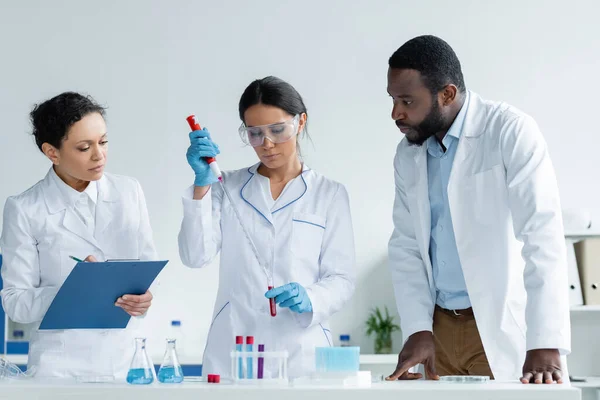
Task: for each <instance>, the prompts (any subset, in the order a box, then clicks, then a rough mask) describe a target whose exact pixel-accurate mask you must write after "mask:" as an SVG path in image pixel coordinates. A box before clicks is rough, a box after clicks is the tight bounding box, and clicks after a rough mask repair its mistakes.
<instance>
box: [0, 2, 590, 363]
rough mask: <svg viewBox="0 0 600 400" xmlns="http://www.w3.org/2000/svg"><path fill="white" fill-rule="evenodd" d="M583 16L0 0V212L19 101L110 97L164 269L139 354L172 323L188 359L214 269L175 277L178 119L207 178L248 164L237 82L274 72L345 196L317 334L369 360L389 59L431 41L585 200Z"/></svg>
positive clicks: (125, 168)
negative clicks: (343, 254)
mask: <svg viewBox="0 0 600 400" xmlns="http://www.w3.org/2000/svg"><path fill="white" fill-rule="evenodd" d="M598 15H600V2H598V1H597V0H588V1H584V0H580V1H572V2H570V3H569V4H568V5H565V3H564V2H558V1H542V0H540V1H527V2H525V1H522V0H506V1H502V2H487V1H475V0H473V1H453V2H448V1H443V0H439V1H418V2H416V1H404V0H395V1H389V0H379V1H377V0H371V1H369V2H366V1H365V2H358V1H342V0H337V1H323V0H321V1H317V0H311V1H302V2H300V1H281V0H269V1H254V2H248V1H242V0H233V1H222V2H216V1H174V0H173V1H170V2H167V1H157V0H155V1H141V0H139V1H132V0H130V1H117V0H107V1H74V0H73V1H57V0H55V1H52V2H46V1H41V0H40V1H19V2H17V1H8V0H1V1H0V121H2V133H1V134H0V152H1V153H0V155H1V156H0V171H2V172H1V184H0V204H3V203H4V201H5V199H6V197H7V196H9V195H12V194H16V193H19V192H21V191H23V190H25V189H26V188H27V187H29V186H30V185H32V184H33V183H35V182H36V181H37V180H39V179H41V178H42V177H43V175H44V174H45V172H46V170H47V168H48V167H49V163H48V162H47V160H45V159H44V157H43V156H42V155H41V154H40V153H39V152H38V151H37V149H36V147H35V145H34V143H33V140H32V138H31V137H30V136H28V133H29V132H30V127H29V125H28V120H27V114H28V112H29V111H30V108H31V106H32V105H33V103H35V102H37V101H41V100H44V99H46V98H48V97H50V96H53V95H55V94H57V93H59V92H62V91H65V90H77V91H83V92H87V93H89V94H91V95H93V96H94V97H95V98H96V99H97V100H98V101H100V102H102V103H103V104H106V105H108V106H109V109H108V124H109V132H110V154H109V156H110V163H109V168H108V169H109V170H110V171H111V172H114V173H119V174H125V175H132V176H135V177H137V178H138V179H139V180H140V181H141V183H142V185H143V188H144V190H145V192H146V196H147V199H148V207H149V210H150V216H151V219H152V225H153V228H154V231H155V241H156V245H157V248H158V251H159V253H160V255H161V256H162V257H164V258H168V259H170V260H171V261H170V263H169V265H168V268H167V269H166V270H165V271H164V273H163V274H162V276H161V279H162V292H161V293H158V294H157V298H156V302H155V304H154V306H153V310H152V313H151V314H150V315H149V316H148V318H147V319H146V321H145V323H146V328H147V332H148V336H149V346H150V349H151V351H152V352H154V353H161V352H162V346H163V343H162V339H163V338H164V336H165V335H166V332H167V328H168V321H170V320H171V319H181V320H182V321H183V326H184V330H185V333H186V335H187V343H186V347H187V350H189V352H191V353H192V355H201V353H202V351H203V347H204V341H205V338H206V335H207V331H208V326H209V323H210V317H211V313H212V307H213V302H214V296H215V293H216V288H217V285H218V281H217V271H216V270H217V268H216V267H217V264H216V263H215V264H214V265H213V266H211V267H210V268H207V269H205V270H202V271H196V270H189V269H186V268H184V267H183V266H182V264H181V262H180V261H179V257H178V252H177V242H176V236H177V232H178V228H179V224H180V219H181V215H182V212H181V203H180V193H181V191H182V190H183V188H185V187H186V186H188V185H189V184H191V183H192V179H193V174H192V172H191V170H190V169H189V167H188V165H187V163H186V160H185V157H184V154H185V150H186V147H187V133H188V128H187V125H186V121H185V117H186V116H187V115H188V114H190V113H196V114H197V115H198V116H199V118H200V120H201V121H202V122H203V124H204V125H206V126H207V127H208V128H209V129H210V130H211V132H212V133H213V136H214V138H215V140H216V141H217V142H218V143H219V145H220V147H221V149H222V155H221V156H220V157H219V164H220V165H221V167H222V168H225V169H237V168H241V167H244V166H247V165H249V164H251V163H254V162H255V159H256V158H255V155H254V153H253V151H252V150H251V149H249V148H243V147H242V146H241V142H240V140H239V138H238V136H237V127H238V125H239V119H238V116H237V102H238V100H239V96H240V95H241V93H242V91H243V89H244V88H245V86H246V85H247V84H248V83H250V81H252V80H253V79H255V78H259V77H263V76H266V75H271V74H272V75H277V76H279V77H281V78H283V79H286V80H288V81H289V82H290V83H292V84H293V85H294V86H295V87H296V88H297V89H298V90H299V91H300V93H301V94H302V95H303V96H304V98H305V101H306V104H307V106H308V109H309V121H310V122H309V128H310V133H311V135H312V138H313V141H314V147H313V146H311V145H310V144H309V143H307V144H305V145H304V153H305V155H306V157H305V159H306V162H307V163H308V164H309V165H311V167H313V168H314V169H316V170H318V171H320V172H321V173H323V174H325V175H327V176H329V177H331V178H334V179H336V180H339V181H341V182H343V183H344V184H346V186H347V188H348V190H349V192H350V197H351V203H352V212H353V218H354V226H355V237H356V243H357V248H356V252H357V260H358V271H359V274H358V276H359V282H358V286H357V291H356V295H355V297H354V299H353V300H352V302H351V303H350V304H349V305H348V307H347V309H346V310H345V311H343V312H341V313H340V314H339V315H337V316H335V317H334V319H333V331H334V335H337V334H340V333H350V334H351V335H352V337H353V341H354V342H355V343H358V344H360V345H361V346H362V347H363V352H371V351H372V348H373V345H372V340H371V339H369V338H365V336H364V321H365V320H366V318H367V313H368V311H369V309H370V308H371V307H373V306H375V305H384V304H387V305H388V306H389V307H390V310H391V311H393V312H394V314H396V311H395V305H394V300H393V293H392V289H391V286H390V276H389V272H388V270H387V266H386V254H387V252H386V244H387V240H388V237H389V234H390V232H391V228H392V223H391V208H392V201H393V174H392V159H393V155H394V150H395V147H396V144H397V143H398V142H399V140H400V139H401V135H400V134H399V132H398V131H397V129H396V127H395V125H394V124H393V122H392V120H391V119H390V116H389V114H390V111H391V102H390V100H389V99H388V97H387V94H386V70H387V59H388V57H389V56H390V55H391V54H392V52H393V51H394V50H396V48H398V47H399V46H400V45H401V44H402V43H403V42H404V41H406V40H408V39H410V38H411V37H413V36H416V35H419V34H425V33H431V34H436V35H439V36H441V37H443V38H444V39H446V40H447V41H448V42H449V43H450V44H451V45H452V46H453V47H454V49H455V50H456V52H457V53H458V56H459V57H460V59H461V61H462V64H463V68H464V73H465V80H466V84H467V86H468V87H469V88H470V89H472V90H475V91H477V92H479V93H480V94H481V95H483V96H484V97H487V98H491V99H497V100H505V101H507V102H509V103H512V104H513V105H515V106H518V107H519V108H521V109H523V110H525V111H527V112H528V113H530V114H532V115H533V116H534V117H535V118H536V119H537V121H538V123H539V124H540V126H541V128H542V130H543V132H544V133H545V136H546V138H547V140H548V143H549V146H550V151H551V154H552V157H553V160H554V164H555V166H556V169H557V173H558V179H559V184H560V188H561V195H562V200H563V203H564V206H565V207H568V208H578V207H586V208H593V207H595V206H596V203H597V202H598V200H599V198H600V189H599V186H598V184H597V179H596V176H597V174H596V171H597V166H596V163H597V159H598V157H597V152H598V150H597V149H598V146H599V145H600V140H599V139H598V132H597V129H598V128H597V122H596V115H597V93H600V80H598V79H597V74H598V72H599V71H600V41H599V40H598V38H599V33H600V29H599V28H598V24H597V21H596V17H597V16H598ZM366 160H369V161H370V164H369V166H368V167H367V166H366V165H365V162H364V161H366ZM599 208H600V207H599ZM396 339H397V340H396V343H395V348H396V350H399V346H400V340H399V336H397V337H396Z"/></svg>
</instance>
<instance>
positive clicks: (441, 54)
mask: <svg viewBox="0 0 600 400" xmlns="http://www.w3.org/2000/svg"><path fill="white" fill-rule="evenodd" d="M389 66H390V68H393V69H414V70H417V71H419V72H420V73H421V77H422V78H423V81H424V84H425V86H427V88H428V89H429V90H430V91H431V93H437V92H438V91H440V90H442V89H443V88H444V87H445V86H446V85H449V84H454V85H456V87H457V88H458V90H459V91H460V92H461V93H464V92H465V91H466V87H465V80H464V77H463V73H462V69H461V66H460V61H459V60H458V57H457V56H456V53H455V52H454V50H452V47H450V45H449V44H448V43H446V42H445V41H444V40H442V39H440V38H438V37H436V36H432V35H424V36H418V37H416V38H414V39H411V40H409V41H408V42H406V43H404V44H403V45H402V46H401V47H400V48H399V49H398V50H396V51H395V52H394V54H392V56H391V57H390V59H389Z"/></svg>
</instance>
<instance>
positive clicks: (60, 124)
mask: <svg viewBox="0 0 600 400" xmlns="http://www.w3.org/2000/svg"><path fill="white" fill-rule="evenodd" d="M92 113H98V114H100V115H102V117H104V114H105V108H104V107H102V106H101V105H99V104H98V103H96V102H95V101H94V99H93V98H92V97H90V96H84V95H82V94H79V93H75V92H64V93H61V94H59V95H58V96H54V97H53V98H51V99H49V100H46V101H44V102H43V103H41V104H36V105H35V106H34V107H33V110H32V111H31V113H29V117H30V119H31V124H32V125H33V132H32V134H33V136H34V137H35V143H36V144H37V146H38V148H39V149H40V150H42V144H44V143H48V144H51V145H52V146H54V147H56V148H57V149H59V148H60V147H61V145H62V142H63V140H64V139H65V137H66V136H67V132H68V131H69V128H71V126H73V124H74V123H76V122H77V121H79V120H81V119H82V118H83V117H85V116H86V115H88V114H92Z"/></svg>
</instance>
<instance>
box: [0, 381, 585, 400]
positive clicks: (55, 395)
mask: <svg viewBox="0 0 600 400" xmlns="http://www.w3.org/2000/svg"><path fill="white" fill-rule="evenodd" d="M5 398H6V399H39V400H42V399H51V400H58V399H65V398H67V399H85V400H96V399H98V400H100V399H102V400H105V399H111V400H120V399H123V400H132V399H144V400H155V399H169V400H198V399H202V400H231V399H236V400H268V399H285V400H306V399H311V400H334V399H344V400H359V399H361V400H362V399H365V398H374V399H377V400H399V399H418V400H440V399H442V400H469V399H486V400H500V399H502V400H504V399H508V400H580V399H581V392H580V390H579V389H577V388H575V387H570V386H567V385H557V384H554V385H523V384H521V383H519V382H510V383H502V382H489V383H485V384H449V383H442V382H432V381H416V382H399V381H397V382H382V383H377V384H373V386H372V387H371V388H364V389H357V388H343V387H333V386H303V387H287V386H286V387H279V386H275V387H273V386H264V387H258V386H249V385H228V384H224V383H221V384H207V383H200V382H184V383H182V384H179V385H164V384H158V383H155V384H152V385H147V386H142V385H140V386H136V385H128V384H126V383H98V384H91V383H76V382H74V381H71V380H58V381H37V380H31V381H26V382H19V381H12V382H10V381H9V382H7V381H1V382H0V399H5Z"/></svg>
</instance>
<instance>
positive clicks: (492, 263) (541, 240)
mask: <svg viewBox="0 0 600 400" xmlns="http://www.w3.org/2000/svg"><path fill="white" fill-rule="evenodd" d="M387 90H388V93H389V95H390V96H391V97H392V99H393V104H394V105H393V109H392V118H393V119H394V121H395V122H396V125H397V126H398V128H399V129H400V131H401V132H402V133H404V135H405V137H404V139H403V140H402V141H401V142H400V144H399V145H398V148H397V152H396V157H395V160H394V168H395V182H396V195H395V203H394V213H393V219H394V232H393V234H392V237H391V239H390V243H389V259H390V266H391V271H392V276H393V283H394V289H395V294H396V301H397V305H398V311H399V313H400V318H401V326H402V331H403V334H404V341H405V343H404V347H403V349H402V351H401V352H400V354H399V356H398V365H397V368H396V370H395V371H394V373H393V374H392V375H391V376H390V377H389V378H388V379H390V380H394V379H418V378H420V377H421V374H420V373H413V372H411V371H410V370H409V369H410V368H412V367H413V366H415V365H417V364H423V365H424V367H425V373H426V375H427V377H428V378H430V379H438V378H439V375H487V376H490V377H493V378H495V379H497V380H507V379H508V380H511V379H517V378H519V377H520V378H521V381H522V382H523V383H529V382H531V383H552V382H558V383H561V382H563V381H568V374H567V371H566V362H565V356H566V355H567V354H568V353H569V352H570V340H571V338H570V325H569V305H568V293H567V290H568V288H567V285H566V282H567V266H566V251H565V242H564V237H563V225H562V219H561V212H560V210H561V207H560V201H559V195H558V187H557V182H556V178H555V174H554V170H553V167H552V163H551V161H550V156H549V155H548V150H547V146H546V143H545V141H544V138H543V137H542V134H541V133H540V130H539V128H538V126H537V125H536V123H535V122H534V120H533V119H532V118H531V117H530V116H528V115H526V114H524V113H523V112H521V111H519V110H517V109H515V108H513V107H511V106H509V105H507V104H505V103H499V102H491V101H487V100H484V99H482V98H481V97H479V96H478V95H477V94H475V93H473V92H470V91H467V90H466V87H465V84H464V80H463V75H462V71H461V66H460V62H459V60H458V58H457V56H456V54H455V53H454V51H453V50H452V48H451V47H450V46H449V45H448V44H447V43H446V42H444V41H443V40H441V39H439V38H437V37H434V36H420V37H417V38H414V39H412V40H410V41H408V42H407V43H405V44H404V45H403V46H402V47H400V48H399V49H398V50H397V51H396V52H395V53H394V54H393V55H392V57H391V58H390V60H389V71H388V87H387ZM438 374H439V375H438Z"/></svg>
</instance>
